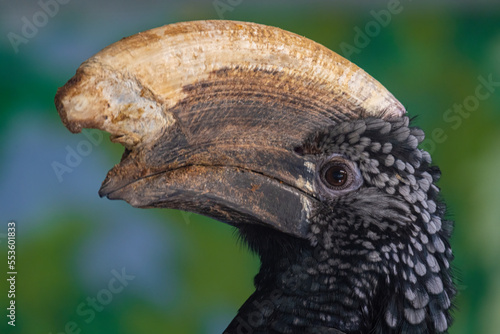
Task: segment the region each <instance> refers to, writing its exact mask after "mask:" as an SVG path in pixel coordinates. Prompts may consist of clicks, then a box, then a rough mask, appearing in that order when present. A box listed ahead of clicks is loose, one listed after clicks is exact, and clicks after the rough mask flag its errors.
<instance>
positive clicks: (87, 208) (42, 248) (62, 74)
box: [0, 0, 500, 334]
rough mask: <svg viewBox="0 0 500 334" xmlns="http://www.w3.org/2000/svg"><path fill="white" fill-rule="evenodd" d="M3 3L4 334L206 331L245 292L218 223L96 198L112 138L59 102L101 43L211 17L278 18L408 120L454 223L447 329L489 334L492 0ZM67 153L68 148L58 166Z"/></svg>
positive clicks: (499, 218)
mask: <svg viewBox="0 0 500 334" xmlns="http://www.w3.org/2000/svg"><path fill="white" fill-rule="evenodd" d="M0 6H1V7H0V29H1V30H0V32H1V34H0V35H1V36H0V37H1V39H0V64H1V80H0V110H1V114H0V189H1V190H0V249H1V252H0V255H1V257H0V263H1V265H0V268H3V269H2V272H3V273H2V274H1V275H0V277H3V278H2V279H1V280H0V310H2V311H1V312H0V314H1V317H0V332H1V333H35V332H36V333H53V334H56V333H58V334H59V333H72V332H74V333H96V334H98V333H107V334H113V333H125V334H126V333H142V332H144V333H146V332H149V333H157V332H162V333H202V334H215V333H221V332H222V331H223V329H224V328H225V326H226V325H227V324H228V323H229V322H230V320H231V319H232V318H233V316H234V315H235V313H236V311H237V309H238V307H239V306H240V305H241V304H242V303H243V302H244V300H245V299H246V298H247V297H248V296H249V295H250V294H251V293H252V291H253V286H252V279H253V276H254V275H255V273H256V272H257V270H258V260H257V259H256V258H255V257H254V256H253V255H252V254H250V253H249V252H248V250H247V249H246V248H245V247H244V246H242V245H241V244H239V243H238V242H237V241H236V238H235V237H234V232H233V230H232V229H231V228H230V227H228V226H225V225H223V224H221V223H217V222H215V221H212V220H210V219H207V218H204V217H201V216H197V215H194V214H187V213H181V212H178V211H172V210H140V209H135V208H132V207H130V206H129V205H128V204H126V203H125V202H119V201H108V200H106V199H100V198H99V197H98V195H97V190H98V189H99V186H100V183H101V181H102V180H103V179H104V177H105V175H106V172H107V171H108V170H109V169H110V168H111V167H112V166H113V164H114V163H117V162H118V161H119V159H120V156H121V153H122V147H121V146H119V145H113V144H111V143H110V142H109V140H108V137H107V135H106V134H104V138H101V137H100V135H98V134H97V133H95V132H87V133H86V134H85V133H83V134H78V135H73V134H71V133H70V132H69V131H67V130H66V129H65V128H64V126H63V125H62V123H61V121H60V119H59V117H58V115H57V112H56V110H55V107H54V104H53V98H54V95H55V93H56V90H57V88H58V87H60V86H62V85H63V84H64V83H65V82H66V81H67V80H68V79H69V78H71V77H72V76H73V74H74V73H75V70H76V69H77V67H78V66H79V65H80V63H81V62H83V61H84V60H86V59H87V58H89V57H90V56H92V55H93V54H95V53H96V52H98V51H99V50H101V49H102V48H103V47H105V46H107V45H108V44H111V43H113V42H115V41H117V40H119V39H120V38H122V37H125V36H128V35H132V34H135V33H137V32H139V31H143V30H147V29H150V28H153V27H157V26H161V25H164V24H168V23H174V22H179V21H188V20H198V19H220V18H224V19H232V20H244V21H253V22H258V23H264V24H269V25H273V26H278V27H281V28H283V29H286V30H290V31H293V32H295V33H298V34H301V35H304V36H307V37H309V38H311V39H313V40H315V41H317V42H319V43H321V44H324V45H325V46H327V47H329V48H331V49H332V50H334V51H336V52H338V53H340V54H341V55H343V56H345V57H347V58H349V59H350V60H351V61H353V62H355V63H356V64H357V65H359V66H360V67H361V68H363V69H365V70H366V71H367V72H368V73H370V74H371V75H373V76H374V77H375V78H377V79H378V80H379V81H381V82H382V83H383V84H384V85H385V86H386V87H387V88H388V89H389V90H390V91H391V92H393V93H394V95H395V96H396V97H397V98H398V99H399V100H400V101H401V102H402V103H403V104H404V105H405V106H406V108H407V110H408V111H409V114H410V115H412V116H417V115H418V117H417V119H416V124H418V125H419V126H421V127H422V128H423V129H424V130H425V131H426V133H427V136H428V137H427V139H426V142H425V143H424V147H425V148H426V149H428V150H429V151H431V153H432V155H433V159H434V161H435V162H436V163H437V164H438V165H439V166H440V167H441V169H442V171H443V177H442V181H441V182H440V186H441V188H442V194H443V197H444V198H445V199H446V201H447V203H448V206H449V212H450V216H451V217H452V218H453V219H454V220H455V221H456V227H455V233H454V236H453V239H452V244H453V247H454V250H455V254H456V260H455V262H454V264H455V266H456V267H457V277H458V280H457V283H458V287H459V295H458V299H457V301H456V303H457V310H456V313H455V314H456V321H455V325H454V326H453V328H452V330H451V333H453V334H461V333H499V332H500V330H499V328H500V260H499V257H500V177H499V176H498V171H499V169H500V127H499V125H500V112H499V108H498V106H499V105H500V4H499V3H498V1H472V0H470V1H465V0H462V1H451V0H449V1H441V2H439V4H438V3H437V2H434V1H430V0H429V1H420V2H418V3H417V2H416V1H410V0H408V1H404V0H401V1H396V0H391V1H388V2H387V1H367V0H366V1H357V2H347V1H346V2H343V1H307V2H306V1H286V2H285V1H274V2H272V3H270V2H269V1H267V2H265V1H250V0H216V1H186V0H185V1H155V0H146V1H130V0H127V1H116V0H112V1H106V2H104V1H96V0H92V1H77V0H58V2H56V0H41V1H26V0H24V1H15V2H14V1H10V2H9V3H7V1H2V2H1V3H0ZM387 13H389V15H384V14H387ZM488 81H489V82H490V84H487V82H488ZM485 82H486V84H485ZM70 152H80V154H79V158H75V157H73V158H71V159H72V160H71V159H70V160H69V161H67V159H68V154H70ZM63 165H64V166H66V168H65V169H64V172H61V170H60V168H61V166H63ZM55 168H56V169H55ZM57 168H59V169H57ZM56 170H59V172H56ZM10 220H14V221H15V222H16V223H17V271H18V275H17V282H16V283H17V286H16V288H17V289H16V290H17V291H16V305H17V309H16V311H17V319H16V320H17V321H16V327H15V328H13V327H11V326H9V325H7V320H8V319H7V318H6V317H5V314H6V307H7V303H8V299H7V297H6V292H7V290H8V285H7V281H6V280H5V276H6V272H7V269H6V251H7V248H6V244H7V242H6V240H7V239H6V233H7V222H8V221H10ZM117 276H122V281H117V280H116V279H115V278H116V277H117ZM124 277H125V278H124ZM117 282H120V284H118V283H117ZM110 283H112V284H111V286H110ZM113 284H114V285H113ZM93 303H94V304H93ZM92 305H94V306H92ZM78 330H80V332H78Z"/></svg>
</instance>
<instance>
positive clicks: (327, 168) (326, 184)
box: [318, 154, 363, 197]
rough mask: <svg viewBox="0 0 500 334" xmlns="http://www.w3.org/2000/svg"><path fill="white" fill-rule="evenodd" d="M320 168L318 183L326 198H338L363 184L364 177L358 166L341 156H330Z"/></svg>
mask: <svg viewBox="0 0 500 334" xmlns="http://www.w3.org/2000/svg"><path fill="white" fill-rule="evenodd" d="M318 167H319V169H318V172H319V173H318V182H319V184H320V189H323V190H321V192H322V194H323V195H324V196H326V197H332V196H333V197H336V196H338V195H341V194H343V193H346V192H350V191H352V190H355V189H358V188H359V187H360V186H361V185H362V184H363V177H362V176H361V173H360V171H359V168H358V167H357V166H356V164H355V163H354V162H352V161H350V160H348V159H346V158H344V157H342V156H341V155H336V154H335V155H333V156H330V158H329V159H328V160H327V161H325V162H324V163H323V164H320V166H318Z"/></svg>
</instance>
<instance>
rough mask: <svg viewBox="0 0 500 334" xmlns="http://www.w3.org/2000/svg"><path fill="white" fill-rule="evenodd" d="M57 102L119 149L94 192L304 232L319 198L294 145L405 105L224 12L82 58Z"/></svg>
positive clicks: (76, 127)
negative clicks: (335, 126)
mask: <svg viewBox="0 0 500 334" xmlns="http://www.w3.org/2000/svg"><path fill="white" fill-rule="evenodd" d="M367 87H368V88H367ZM55 103H56V107H57V110H58V112H59V114H60V116H61V119H62V120H63V123H64V124H65V125H66V126H67V127H68V129H69V130H71V131H72V132H80V131H81V129H82V128H83V127H88V128H97V129H101V130H104V131H107V132H109V133H110V134H111V140H112V141H115V142H119V143H121V144H123V145H124V146H125V148H126V149H125V153H124V155H123V157H122V160H121V162H120V163H119V164H118V165H116V166H115V167H114V168H113V169H111V170H110V171H109V173H108V175H107V177H106V179H105V180H104V182H103V184H102V187H101V189H100V191H99V194H100V195H101V196H107V197H108V198H110V199H123V200H125V201H127V202H128V203H130V204H131V205H132V206H135V207H142V208H148V207H165V208H175V209H181V210H186V211H192V212H196V213H201V214H204V215H207V216H210V217H213V218H215V219H218V220H220V221H223V222H227V223H230V224H233V225H236V226H237V225H238V224H245V223H258V224H263V225H266V226H269V227H272V228H274V229H277V230H279V231H282V232H285V233H288V234H291V235H295V236H298V237H302V238H304V237H305V236H306V233H307V230H308V224H309V219H310V217H311V214H312V212H313V211H314V207H315V205H317V203H318V199H317V198H316V196H315V174H316V162H315V161H314V159H312V158H311V157H307V156H302V155H300V154H297V153H296V152H295V148H296V147H298V146H300V145H301V144H302V143H303V141H304V140H305V138H307V137H308V136H310V135H311V134H312V133H314V132H316V131H318V130H319V129H322V128H325V127H327V126H328V125H333V124H336V123H337V122H338V121H340V120H346V119H353V118H358V117H364V116H377V117H390V116H400V115H402V114H403V113H404V108H403V107H402V106H401V104H400V103H399V102H398V101H397V100H396V99H395V98H394V97H393V96H392V95H391V94H390V93H389V92H388V91H387V90H386V89H385V88H384V87H383V86H382V85H380V83H378V82H377V81H376V80H375V79H373V78H372V77H370V76H369V75H368V74H366V73H365V72H364V71H362V70H361V69H359V68H358V67H357V66H356V65H354V64H352V63H350V62H348V61H347V60H345V59H344V58H342V57H340V56H338V55H337V54H335V53H333V52H332V51H330V50H328V49H326V48H324V47H322V46H321V45H319V44H316V43H314V42H312V41H310V40H308V39H306V38H303V37H300V36H297V35H295V34H292V33H288V32H285V31H283V30H280V29H277V28H272V27H266V26H262V25H257V24H251V23H243V22H231V21H199V22H187V23H180V24H174V25H168V26H164V27H161V28H157V29H153V30H150V31H147V32H144V33H140V34H137V35H134V36H131V37H129V38H126V39H123V40H121V41H119V42H117V43H115V44H113V45H111V46H109V47H107V48H105V49H104V50H102V51H101V52H99V53H98V54H96V55H95V56H93V57H92V58H90V59H89V60H87V61H86V62H84V63H83V64H82V65H81V66H80V68H79V69H78V71H77V73H76V75H75V76H74V77H73V78H72V79H71V80H70V81H68V83H67V84H66V85H65V86H64V87H61V88H60V89H59V90H58V92H57V95H56V98H55Z"/></svg>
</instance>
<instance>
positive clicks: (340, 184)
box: [323, 164, 349, 189]
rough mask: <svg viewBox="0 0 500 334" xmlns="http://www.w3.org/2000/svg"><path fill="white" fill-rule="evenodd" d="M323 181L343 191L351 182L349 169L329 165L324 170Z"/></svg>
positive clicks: (337, 165)
mask: <svg viewBox="0 0 500 334" xmlns="http://www.w3.org/2000/svg"><path fill="white" fill-rule="evenodd" d="M323 180H324V181H325V182H326V184H327V185H328V186H331V187H333V188H336V189H338V188H340V189H342V188H344V187H345V186H346V184H347V183H348V181H349V172H348V168H346V166H343V165H342V164H332V165H329V166H328V165H327V166H326V168H324V172H323Z"/></svg>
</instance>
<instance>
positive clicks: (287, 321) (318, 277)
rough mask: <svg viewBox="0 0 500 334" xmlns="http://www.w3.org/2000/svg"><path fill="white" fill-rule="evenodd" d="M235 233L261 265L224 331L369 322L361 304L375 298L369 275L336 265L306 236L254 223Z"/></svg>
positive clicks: (345, 328)
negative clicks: (252, 286)
mask: <svg viewBox="0 0 500 334" xmlns="http://www.w3.org/2000/svg"><path fill="white" fill-rule="evenodd" d="M240 234H241V235H242V237H243V238H244V239H245V240H246V241H247V242H248V244H249V246H250V247H251V248H252V249H254V250H255V251H256V252H257V253H258V254H259V255H260V258H261V268H260V272H259V273H258V274H257V276H256V277H255V287H256V291H255V292H254V294H253V295H252V296H251V297H250V298H249V299H248V300H247V301H246V302H245V304H244V305H243V306H242V307H241V308H240V310H239V312H238V315H237V316H236V318H235V319H234V320H233V322H232V323H231V324H230V325H229V327H228V328H227V329H226V331H225V332H224V333H225V334H231V333H261V332H262V333H267V332H273V333H274V332H276V333H290V332H297V330H300V331H301V332H304V333H308V332H309V331H312V330H314V331H312V332H314V333H339V334H340V333H362V332H364V331H365V330H366V329H368V328H370V327H371V326H372V325H373V324H371V323H370V319H373V318H374V317H373V315H372V314H371V313H370V312H371V311H370V310H368V308H367V306H366V305H372V304H373V300H375V299H378V298H375V296H374V294H375V291H380V289H379V287H378V282H379V278H378V277H376V275H375V274H373V275H372V276H370V277H369V276H366V275H365V276H363V279H362V280H360V279H359V275H358V277H356V275H354V273H353V272H352V271H351V270H349V268H343V267H342V265H341V264H342V263H346V261H336V260H335V259H332V258H331V256H329V255H328V256H326V254H324V253H323V252H321V251H318V250H317V249H315V248H313V247H311V246H310V244H309V242H308V241H307V240H301V239H297V238H294V237H291V236H287V235H284V234H282V233H279V232H274V231H272V230H268V229H265V228H254V227H252V229H251V231H248V230H243V231H241V230H240ZM254 236H255V238H253V237H254ZM257 236H258V237H257ZM352 260H353V261H356V260H355V259H352ZM327 262H328V264H327ZM322 264H325V265H324V268H325V270H322ZM371 309H373V307H372V308H371ZM333 329H336V330H337V331H334V330H333ZM312 332H311V333H312Z"/></svg>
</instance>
